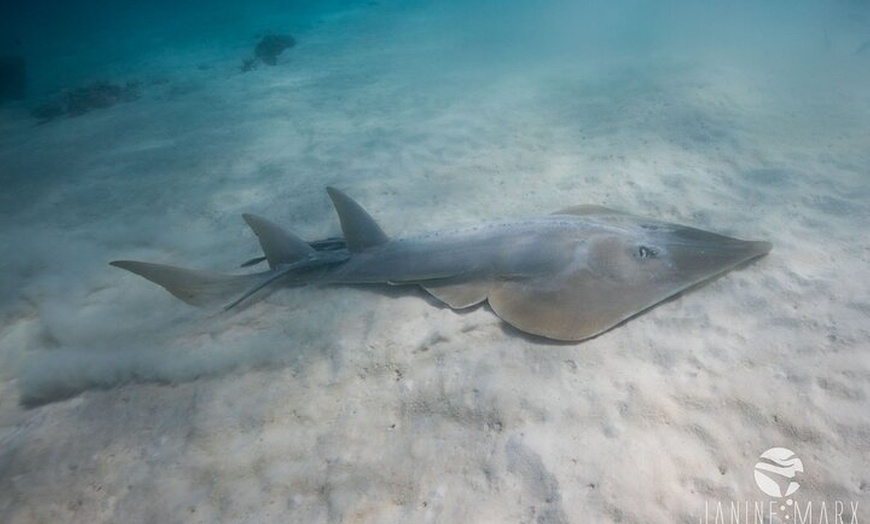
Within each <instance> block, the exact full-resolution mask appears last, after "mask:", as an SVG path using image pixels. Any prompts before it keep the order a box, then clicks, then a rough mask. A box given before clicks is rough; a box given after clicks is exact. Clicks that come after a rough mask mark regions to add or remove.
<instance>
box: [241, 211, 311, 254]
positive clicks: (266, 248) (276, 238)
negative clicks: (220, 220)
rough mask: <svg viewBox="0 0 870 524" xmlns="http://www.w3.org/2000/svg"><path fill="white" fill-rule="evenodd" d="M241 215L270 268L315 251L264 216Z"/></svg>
mask: <svg viewBox="0 0 870 524" xmlns="http://www.w3.org/2000/svg"><path fill="white" fill-rule="evenodd" d="M242 217H244V219H245V222H247V223H248V225H249V226H251V229H253V230H254V233H256V234H257V238H258V239H259V240H260V247H262V248H263V254H264V255H266V261H267V262H269V267H270V268H275V267H276V266H278V265H281V264H290V263H293V262H296V261H298V260H301V259H303V258H307V257H308V256H309V255H311V254H313V253H315V250H314V248H313V247H311V246H309V245H308V243H307V242H305V241H304V240H302V239H301V238H299V237H297V236H296V235H294V234H292V233H290V232H288V231H285V230H284V229H282V228H281V227H280V226H278V225H277V224H273V223H272V222H270V221H268V220H266V219H265V218H262V217H258V216H257V215H251V214H249V213H245V214H243V215H242Z"/></svg>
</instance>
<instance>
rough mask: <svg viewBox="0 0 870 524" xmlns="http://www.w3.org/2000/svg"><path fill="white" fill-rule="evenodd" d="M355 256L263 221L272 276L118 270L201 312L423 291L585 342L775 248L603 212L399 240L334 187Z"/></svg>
mask: <svg viewBox="0 0 870 524" xmlns="http://www.w3.org/2000/svg"><path fill="white" fill-rule="evenodd" d="M328 192H329V195H330V197H331V198H332V201H333V204H334V205H335V208H336V211H337V213H338V216H339V219H340V220H341V224H342V231H343V233H344V238H345V241H346V244H347V245H346V248H344V249H336V250H332V251H317V250H315V249H313V248H312V247H311V246H310V245H309V244H307V243H306V242H304V241H302V240H301V239H299V238H297V237H295V236H294V235H292V234H290V233H287V232H286V231H284V230H282V229H281V228H280V227H278V226H277V225H275V224H272V223H271V222H268V221H266V220H264V219H261V218H259V217H256V216H253V215H245V220H246V221H247V222H248V224H249V225H250V226H251V228H252V229H253V230H254V232H255V233H256V234H257V236H258V237H259V240H260V244H261V246H262V248H263V251H264V253H265V254H266V256H265V259H266V260H267V261H268V262H269V266H270V270H269V271H266V272H264V273H258V274H254V275H238V276H225V275H218V274H214V273H206V272H199V271H191V270H185V269H181V268H173V267H171V266H162V265H157V264H148V263H144V262H133V261H117V262H112V264H113V265H115V266H118V267H121V268H123V269H127V270H128V271H132V272H134V273H137V274H139V275H141V276H144V277H145V278H147V279H149V280H152V281H154V282H156V283H158V284H160V285H161V286H163V287H165V288H166V289H167V290H169V291H170V292H171V293H173V294H174V295H176V296H177V297H179V298H181V299H182V300H185V301H186V302H189V303H193V304H201V303H205V302H207V301H208V300H210V299H214V298H218V297H221V296H226V294H227V293H238V292H239V291H240V290H243V289H245V288H248V291H247V292H245V293H244V294H242V295H241V297H240V298H238V299H237V300H236V301H234V302H232V303H231V304H230V305H229V306H227V309H229V308H231V307H234V306H235V305H237V304H239V303H240V302H242V301H243V300H245V299H247V298H248V297H250V296H251V295H253V294H254V293H255V292H256V291H258V290H260V289H262V288H263V287H266V286H267V285H270V284H272V283H273V282H278V281H280V282H283V283H290V284H297V285H298V284H306V283H318V284H385V283H387V284H393V285H405V284H414V285H420V286H422V287H423V288H425V289H426V290H427V291H428V292H429V293H431V294H432V295H433V296H435V297H436V298H438V299H439V300H441V301H442V302H444V303H446V304H447V305H449V306H450V307H451V308H454V309H462V308H467V307H471V306H474V305H477V304H480V303H482V302H484V301H487V300H488V302H489V305H490V306H491V307H492V309H493V311H494V312H495V313H496V314H497V315H498V316H499V317H501V318H502V319H503V320H504V321H506V322H507V323H509V324H511V325H512V326H513V327H515V328H517V329H519V330H520V331H523V332H526V333H530V334H533V335H539V336H542V337H546V338H550V339H554V340H565V341H578V340H583V339H587V338H590V337H593V336H596V335H598V334H600V333H602V332H604V331H607V330H608V329H610V328H612V327H614V326H616V325H618V324H620V323H622V322H623V321H625V320H627V319H629V318H631V317H633V316H635V315H637V314H639V313H641V312H643V311H645V310H647V309H648V308H650V307H652V306H654V305H656V304H658V303H660V302H662V301H664V300H666V299H667V298H669V297H671V296H673V295H675V294H677V293H679V292H681V291H683V290H685V289H687V288H690V287H692V286H695V285H697V284H699V283H701V282H704V281H706V280H709V279H711V278H714V277H715V276H717V275H719V274H721V273H723V272H725V271H728V270H729V269H732V268H734V267H736V266H738V265H740V264H743V263H745V262H747V261H749V260H752V259H754V258H756V257H759V256H762V255H764V254H766V253H767V252H768V251H770V248H771V246H770V244H769V243H767V242H756V241H744V240H739V239H736V238H731V237H727V236H723V235H719V234H716V233H711V232H708V231H703V230H699V229H694V228H690V227H686V226H680V225H676V224H669V223H665V222H661V221H657V220H653V219H647V218H641V217H636V216H633V215H628V214H624V213H620V212H618V211H613V210H610V209H606V208H602V207H598V206H578V207H573V208H569V209H565V210H562V211H560V212H557V213H556V214H553V215H548V216H543V217H537V218H528V219H518V220H510V221H499V222H490V223H485V224H481V225H479V226H475V227H468V228H463V229H456V230H451V231H440V232H434V233H429V234H424V235H419V236H413V237H407V238H401V239H395V240H391V239H389V238H388V237H387V236H386V235H385V234H384V233H383V231H382V230H381V229H380V227H379V226H378V225H377V223H376V222H375V221H374V220H373V219H372V218H371V217H370V216H369V215H368V213H366V212H365V210H364V209H363V208H362V207H361V206H360V205H359V204H357V203H356V202H355V201H354V200H352V199H351V198H350V197H348V196H347V195H345V194H344V193H342V192H340V191H338V190H336V189H333V188H328Z"/></svg>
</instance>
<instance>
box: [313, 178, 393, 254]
mask: <svg viewBox="0 0 870 524" xmlns="http://www.w3.org/2000/svg"><path fill="white" fill-rule="evenodd" d="M326 192H327V193H329V198H331V199H332V205H333V206H335V212H336V213H338V219H339V221H341V231H342V232H343V233H344V239H345V241H346V242H347V249H348V250H349V251H350V252H352V253H356V252H359V251H362V250H364V249H366V248H370V247H374V246H379V245H381V244H386V243H387V242H389V241H390V239H389V237H387V235H386V233H384V231H383V230H382V229H381V227H380V226H379V225H378V224H377V222H375V219H373V218H372V217H371V215H369V214H368V213H367V212H366V210H365V209H363V208H362V206H361V205H359V204H358V203H357V202H356V201H355V200H354V199H352V198H350V197H349V196H347V195H345V194H344V193H342V192H341V191H339V190H338V189H335V188H334V187H327V188H326Z"/></svg>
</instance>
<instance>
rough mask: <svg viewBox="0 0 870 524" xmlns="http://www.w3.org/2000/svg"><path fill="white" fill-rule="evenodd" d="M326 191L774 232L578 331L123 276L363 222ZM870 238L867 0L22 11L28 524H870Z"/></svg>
mask: <svg viewBox="0 0 870 524" xmlns="http://www.w3.org/2000/svg"><path fill="white" fill-rule="evenodd" d="M326 186H334V187H337V188H340V189H341V190H343V191H346V192H347V193H348V194H350V195H353V196H354V198H356V199H357V200H359V202H360V203H362V204H363V205H364V206H365V207H366V209H367V210H368V211H369V212H370V213H371V214H372V215H373V216H374V217H375V218H376V219H377V221H378V223H379V224H381V226H382V227H383V228H384V230H385V231H386V233H387V234H388V235H390V236H391V237H392V236H395V237H401V236H404V235H410V234H414V233H420V232H426V231H433V230H439V229H445V228H451V227H454V226H458V225H473V224H475V223H479V222H482V221H486V220H490V219H499V218H511V217H522V216H534V215H545V214H549V213H552V212H554V211H556V210H559V209H564V208H566V207H568V206H574V205H578V204H596V205H603V206H607V207H609V208H614V209H619V210H622V211H625V212H628V213H632V214H636V215H641V216H649V217H654V218H656V219H659V220H663V221H666V222H674V223H679V224H686V225H690V226H693V227H696V228H700V229H704V230H710V231H716V232H718V233H721V234H724V235H729V236H734V237H738V238H745V239H753V240H767V241H770V242H771V243H772V244H773V250H772V251H771V253H770V254H769V255H767V256H766V257H765V258H762V259H760V260H758V261H756V262H754V263H753V264H751V265H746V266H745V267H741V268H740V269H739V270H737V271H733V272H731V273H728V274H726V275H724V276H723V277H721V278H718V279H716V280H714V281H713V282H710V283H708V284H706V285H705V286H703V287H700V288H698V289H693V290H691V291H689V292H687V293H685V294H681V295H679V296H677V297H676V298H674V299H672V300H669V301H667V302H666V303H664V304H662V305H660V306H658V307H656V308H655V309H653V310H651V311H649V312H647V313H645V314H643V315H642V316H639V317H637V318H635V319H633V320H631V321H630V322H627V323H625V324H623V325H621V326H618V327H617V328H615V329H613V330H611V331H609V332H607V333H604V334H603V335H601V336H598V337H596V338H593V339H591V340H588V341H586V342H582V343H579V344H561V343H558V344H557V343H553V342H548V341H546V340H544V339H540V338H536V337H531V336H526V335H523V334H522V333H519V332H518V331H517V330H515V329H512V328H510V327H509V326H506V325H505V324H504V323H503V322H501V321H500V320H499V318H498V317H497V316H496V315H494V314H493V312H492V311H491V310H490V309H488V307H486V306H483V307H477V308H472V309H469V310H463V311H458V312H457V311H453V310H451V309H449V308H448V307H446V306H443V305H441V304H440V303H438V302H436V301H434V300H433V299H431V298H429V297H428V296H427V295H426V294H425V292H424V291H422V290H418V289H411V288H406V287H389V286H356V287H354V286H306V287H284V288H277V289H275V290H274V291H273V292H271V293H268V294H266V295H265V296H264V297H262V298H261V299H260V300H257V301H254V302H252V303H250V304H248V305H246V306H245V307H242V308H239V309H237V310H235V309H234V310H232V311H230V312H223V311H221V310H220V309H218V310H213V309H197V308H193V307H191V306H188V305H187V304H184V303H183V302H181V301H179V300H177V299H175V298H174V297H173V296H171V295H170V294H168V293H166V292H165V290H163V289H161V288H159V287H157V286H155V285H153V284H151V283H150V282H147V281H146V280H144V279H142V278H139V277H137V276H134V275H132V274H130V273H127V272H124V271H120V270H118V269H116V268H113V267H111V266H109V265H108V262H109V261H112V260H118V259H133V260H147V261H152V262H156V263H161V264H172V265H178V266H183V267H191V268H198V269H209V270H214V271H220V272H229V273H240V272H244V271H245V270H240V269H239V264H240V263H241V262H242V261H245V260H249V259H251V258H253V257H257V256H260V254H261V253H260V248H259V245H258V243H257V238H256V237H255V235H254V234H253V233H252V232H251V231H250V230H249V229H248V227H247V226H246V224H245V222H244V221H243V220H242V218H241V214H242V213H255V214H257V215H261V216H264V217H268V218H269V219H270V220H273V221H275V222H276V223H278V224H281V225H282V226H283V227H286V228H287V229H289V230H291V231H293V232H295V233H297V234H299V235H300V236H301V237H303V238H305V239H309V240H311V239H320V238H329V237H335V236H338V235H340V229H339V222H338V220H337V218H336V216H335V212H334V211H333V209H332V206H331V204H330V201H329V198H328V197H327V194H326V192H325V190H324V189H325V188H326ZM868 227H870V3H868V2H866V1H863V0H790V1H786V0H763V1H759V0H755V1H749V0H745V1H743V0H738V1H730V2H703V1H692V0H661V1H653V0H615V1H605V0H591V1H582V0H575V1H569V0H542V1H540V2H518V1H510V0H503V1H496V0H466V1H458V0H442V1H429V2H426V1H422V0H412V1H398V0H372V1H341V0H327V1H317V2H315V1H287V0H284V1H276V0H265V1H259V2H234V1H227V2H223V3H218V2H204V1H202V0H177V1H173V2H168V1H165V0H159V1H154V2H120V1H116V2H109V1H104V0H84V1H80V2H47V1H40V0H36V1H34V2H29V3H26V4H19V5H12V4H11V3H5V4H3V5H2V6H0V246H2V256H0V522H3V523H10V524H25V523H43V522H57V523H67V522H69V523H79V522H80V523H88V524H91V523H96V522H101V523H102V522H105V523H109V522H124V523H137V522H160V523H175V522H178V523H180V522H185V523H187V522H202V523H212V522H250V523H271V522H275V523H286V522H306V523H320V522H323V523H344V522H359V523H388V522H389V523H405V522H431V523H459V522H461V523H496V522H497V523H521V522H536V523H583V522H633V523H634V522H637V523H640V522H650V523H675V522H701V523H704V524H706V523H708V522H717V523H719V522H721V523H736V522H739V523H741V524H743V523H756V522H758V523H761V522H765V523H767V522H813V523H816V522H831V523H834V522H866V521H868V520H870V487H868V486H870V415H868V413H870V400H868V397H870V321H868V317H870V301H868V297H870V247H868V246H870V244H868V240H867V239H868V237H867V230H868ZM607 299H608V297H590V298H589V300H590V301H596V300H607ZM782 450H784V451H782ZM795 486H796V487H795ZM837 519H839V520H837Z"/></svg>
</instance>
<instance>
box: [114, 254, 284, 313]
mask: <svg viewBox="0 0 870 524" xmlns="http://www.w3.org/2000/svg"><path fill="white" fill-rule="evenodd" d="M109 264H111V265H113V266H115V267H119V268H121V269H126V270H127V271H130V272H131V273H135V274H137V275H139V276H142V277H145V278H147V279H148V280H150V281H151V282H154V283H155V284H158V285H160V286H163V287H164V288H165V289H166V290H167V291H169V292H170V293H172V294H173V295H175V296H176V297H178V298H179V299H181V300H183V301H184V302H187V303H188V304H190V305H193V306H207V305H212V304H216V303H219V302H225V301H226V300H227V299H228V298H229V297H233V296H236V295H238V294H240V293H243V292H244V291H245V290H247V289H249V288H251V287H252V286H257V285H258V284H259V283H260V281H261V280H263V279H264V278H268V277H269V276H271V275H270V273H271V272H268V273H260V274H255V275H222V274H220V273H213V272H211V271H197V270H193V269H184V268H180V267H174V266H164V265H162V264H151V263H149V262H136V261H133V260H115V261H114V262H109Z"/></svg>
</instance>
